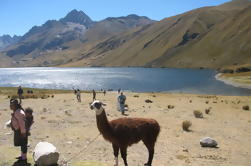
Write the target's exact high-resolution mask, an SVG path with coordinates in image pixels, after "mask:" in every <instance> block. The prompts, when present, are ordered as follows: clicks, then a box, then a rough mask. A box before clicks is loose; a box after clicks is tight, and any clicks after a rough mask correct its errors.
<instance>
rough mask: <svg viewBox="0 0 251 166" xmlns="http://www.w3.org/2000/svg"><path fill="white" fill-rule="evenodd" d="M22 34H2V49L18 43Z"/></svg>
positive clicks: (0, 44)
mask: <svg viewBox="0 0 251 166" xmlns="http://www.w3.org/2000/svg"><path fill="white" fill-rule="evenodd" d="M20 38H21V36H16V35H14V36H13V37H11V36H10V35H3V36H0V50H2V49H4V48H6V47H9V46H10V45H13V44H16V43H17V42H18V41H19V40H20Z"/></svg>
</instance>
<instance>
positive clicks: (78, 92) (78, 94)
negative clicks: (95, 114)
mask: <svg viewBox="0 0 251 166" xmlns="http://www.w3.org/2000/svg"><path fill="white" fill-rule="evenodd" d="M77 99H78V102H81V92H80V90H79V89H78V90H77Z"/></svg>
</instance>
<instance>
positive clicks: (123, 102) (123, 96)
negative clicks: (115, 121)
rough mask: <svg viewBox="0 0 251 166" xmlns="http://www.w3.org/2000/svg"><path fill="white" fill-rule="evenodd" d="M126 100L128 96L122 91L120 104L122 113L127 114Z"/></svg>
mask: <svg viewBox="0 0 251 166" xmlns="http://www.w3.org/2000/svg"><path fill="white" fill-rule="evenodd" d="M125 101H126V96H125V95H124V94H123V92H121V93H120V95H119V96H118V105H119V110H120V112H121V114H122V115H125Z"/></svg>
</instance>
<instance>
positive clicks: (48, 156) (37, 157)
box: [33, 142, 59, 166]
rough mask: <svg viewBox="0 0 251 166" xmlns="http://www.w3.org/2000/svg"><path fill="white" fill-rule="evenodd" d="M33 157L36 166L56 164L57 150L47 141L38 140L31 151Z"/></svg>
mask: <svg viewBox="0 0 251 166" xmlns="http://www.w3.org/2000/svg"><path fill="white" fill-rule="evenodd" d="M33 159H34V161H35V163H36V164H37V165H38V166H49V165H54V164H57V162H58V159H59V152H58V151H57V148H56V147H55V146H54V145H52V144H51V143H48V142H39V143H38V144H37V145H36V147H35V149H34V152H33Z"/></svg>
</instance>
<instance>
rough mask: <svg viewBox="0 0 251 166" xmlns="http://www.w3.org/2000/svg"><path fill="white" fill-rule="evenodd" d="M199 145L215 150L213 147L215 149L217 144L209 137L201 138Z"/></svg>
mask: <svg viewBox="0 0 251 166" xmlns="http://www.w3.org/2000/svg"><path fill="white" fill-rule="evenodd" d="M200 145H201V146H202V147H211V148H215V147H217V145H218V143H217V142H216V141H215V140H214V139H212V138H210V137H206V138H203V139H201V140H200Z"/></svg>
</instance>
